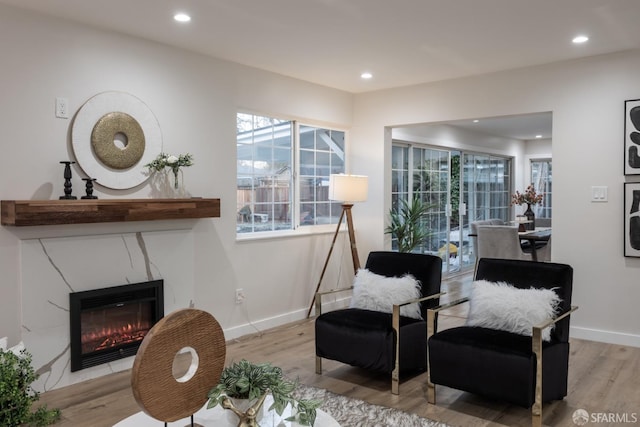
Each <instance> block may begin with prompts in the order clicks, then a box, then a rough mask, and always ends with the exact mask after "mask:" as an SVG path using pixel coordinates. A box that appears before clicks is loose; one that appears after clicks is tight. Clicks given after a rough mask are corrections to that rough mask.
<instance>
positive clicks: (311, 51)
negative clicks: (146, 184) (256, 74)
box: [0, 0, 640, 136]
mask: <svg viewBox="0 0 640 427" xmlns="http://www.w3.org/2000/svg"><path fill="white" fill-rule="evenodd" d="M0 3H6V4H9V5H13V6H16V7H21V8H26V9H32V10H36V11H39V12H42V13H45V14H50V15H54V16H57V17H60V18H64V19H69V20H73V21H77V22H81V23H84V24H86V25H89V26H92V27H97V28H102V29H106V30H111V31H116V32H120V33H125V34H129V35H133V36H137V37H142V38H145V39H149V40H153V41H157V42H160V43H165V44H168V45H172V46H176V47H180V48H184V49H188V50H192V51H195V52H199V53H202V54H205V55H209V56H213V57H217V58H221V59H225V60H229V61H233V62H237V63H240V64H245V65H249V66H252V67H256V68H260V69H264V70H268V71H272V72H275V73H279V74H283V75H286V76H290V77H294V78H298V79H301V80H305V81H309V82H313V83H317V84H320V85H324V86H328V87H332V88H336V89H340V90H344V91H348V92H352V93H361V92H367V91H373V90H380V89H386V88H392V87H399V86H406V85H412V84H417V83H427V82H433V81H439V80H446V79H452V78H458V77H464V76H470V75H476V74H482V73H489V72H494V71H500V70H506V69H514V68H520V67H526V66H531V65H537V64H545V63H550V62H556V61H562V60H569V59H576V58H580V57H585V56H591V55H598V54H603V53H610V52H616V51H622V50H628V49H638V48H640V0H269V1H267V0H100V1H98V0H0ZM176 12H186V13H189V14H190V15H191V16H192V21H191V22H190V23H188V24H180V23H177V22H175V21H174V20H173V18H172V17H173V15H174V14H175V13H176ZM577 34H586V35H588V36H589V37H590V40H589V42H588V43H586V44H583V45H575V44H573V43H571V39H572V38H573V37H574V36H575V35H577ZM363 71H370V72H371V73H373V75H374V77H373V78H372V79H370V80H367V81H363V80H361V79H360V74H361V73H362V72H363ZM549 122H550V120H549ZM507 123H508V121H507ZM486 124H487V123H485V125H486ZM550 131H551V129H550V123H549V129H548V132H549V136H550ZM496 132H498V131H497V130H495V129H493V130H491V132H490V133H493V134H495V133H496ZM540 132H542V131H540ZM511 133H513V132H511ZM537 133H539V132H537ZM501 136H513V135H506V134H503V135H501Z"/></svg>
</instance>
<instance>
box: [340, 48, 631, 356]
mask: <svg viewBox="0 0 640 427" xmlns="http://www.w3.org/2000/svg"><path fill="white" fill-rule="evenodd" d="M638 69H640V52H638V51H631V52H624V53H617V54H611V55H605V56H599V57H593V58H589V59H583V60H576V61H572V62H565V63H558V64H551V65H547V66H540V67H532V68H526V69H520V70H514V71H510V72H501V73H495V74H488V75H482V76H476V77H472V78H466V79H457V80H451V81H445V82H439V83H434V84H425V85H419V86H412V87H406V88H398V89H394V90H386V91H380V92H374V93H366V94H361V95H357V96H356V104H355V108H354V112H355V113H354V124H353V128H352V138H353V139H354V140H355V141H356V142H357V144H356V146H355V147H354V149H353V158H352V160H353V161H354V165H353V167H354V168H357V169H358V171H359V173H364V174H369V175H370V182H369V185H370V188H371V189H372V193H373V196H372V197H370V199H369V201H368V202H367V204H366V209H363V211H362V214H361V215H359V217H358V223H359V225H360V231H362V224H366V225H367V227H368V229H367V230H365V232H364V236H365V239H362V238H361V239H360V244H361V247H362V250H364V251H366V250H367V249H368V248H375V247H379V246H380V245H382V244H383V242H384V237H383V235H382V233H381V232H380V230H382V229H383V228H384V215H385V212H387V211H388V208H389V200H388V198H385V197H384V194H385V193H386V194H388V193H389V191H390V188H391V183H390V173H389V168H390V160H389V154H390V140H391V138H390V135H389V132H388V130H387V129H385V128H386V127H394V126H399V125H407V124H413V123H429V122H445V121H452V120H462V119H469V118H473V117H492V116H506V115H514V114H527V113H533V112H539V111H551V112H553V136H552V140H553V172H554V177H553V180H554V188H553V204H554V210H553V260H554V261H557V262H563V263H568V264H571V265H572V266H573V268H574V298H573V302H574V304H577V305H579V306H580V310H579V311H578V312H577V313H576V314H575V316H573V317H572V326H573V336H575V337H582V338H588V339H594V340H603V341H608V342H620V343H626V344H631V345H635V346H640V311H638V310H637V308H636V305H637V301H639V300H640V280H638V277H639V275H640V259H634V258H625V257H624V256H623V251H622V248H623V240H622V238H623V193H622V190H623V185H622V184H623V182H625V177H624V176H623V170H622V164H623V160H622V159H623V150H622V148H623V144H622V141H623V105H624V100H625V99H637V98H638V97H640V79H638V77H637V76H638ZM385 159H386V160H385ZM380 170H385V174H384V175H380V174H379V173H378V171H380ZM633 179H635V180H637V178H627V180H633ZM593 185H606V186H608V187H609V202H608V203H591V202H590V191H591V190H590V189H591V186H593ZM363 217H364V218H363Z"/></svg>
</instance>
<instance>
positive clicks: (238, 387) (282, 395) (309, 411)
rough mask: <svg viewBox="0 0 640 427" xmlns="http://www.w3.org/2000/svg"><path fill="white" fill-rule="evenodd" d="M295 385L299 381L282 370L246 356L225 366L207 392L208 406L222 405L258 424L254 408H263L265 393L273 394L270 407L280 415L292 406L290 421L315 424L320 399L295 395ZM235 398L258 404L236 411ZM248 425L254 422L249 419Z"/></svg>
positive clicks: (241, 417) (288, 419)
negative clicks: (288, 377) (249, 360)
mask: <svg viewBox="0 0 640 427" xmlns="http://www.w3.org/2000/svg"><path fill="white" fill-rule="evenodd" d="M296 386H297V381H290V380H288V379H286V378H285V377H284V375H283V373H282V369H280V368H278V367H276V366H272V365H271V364H270V363H262V364H253V363H250V362H248V361H247V360H244V359H243V360H241V361H239V362H237V363H234V364H232V365H231V366H228V367H226V368H224V369H223V371H222V375H221V376H220V381H219V382H218V384H217V385H216V386H215V387H214V388H212V389H211V391H210V392H209V394H208V397H209V403H208V404H207V408H213V407H215V406H217V405H221V406H222V407H223V408H225V409H232V410H234V412H235V413H236V414H237V415H238V416H239V417H240V420H241V422H244V421H246V420H247V419H253V422H254V423H255V411H257V410H258V409H259V408H260V407H261V405H262V402H263V400H264V398H265V396H266V394H267V393H271V396H272V397H273V404H272V405H271V407H269V409H268V410H275V411H276V413H277V414H278V415H282V413H283V412H284V410H285V408H286V407H287V405H291V407H292V409H295V410H296V411H297V414H296V415H293V416H291V417H289V418H287V421H294V420H295V421H296V422H298V423H299V424H301V425H308V426H312V425H313V423H314V422H315V419H316V409H317V408H318V407H319V406H320V402H319V401H316V400H304V399H300V400H298V399H296V398H294V397H293V391H294V390H295V388H296ZM232 398H233V399H248V400H251V401H255V402H256V403H255V404H253V406H252V407H251V408H249V410H247V412H246V413H241V412H240V411H237V410H235V409H236V408H235V406H234V404H233V402H232V401H231V399H232ZM250 410H252V412H251V413H250V412H249V411H250ZM249 421H250V420H249ZM247 425H255V424H252V423H251V422H248V423H247Z"/></svg>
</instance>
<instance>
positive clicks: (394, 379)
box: [391, 304, 400, 394]
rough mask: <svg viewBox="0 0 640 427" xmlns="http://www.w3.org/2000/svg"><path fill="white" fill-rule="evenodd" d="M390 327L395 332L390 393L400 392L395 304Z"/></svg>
mask: <svg viewBox="0 0 640 427" xmlns="http://www.w3.org/2000/svg"><path fill="white" fill-rule="evenodd" d="M391 327H392V328H393V330H394V331H395V334H396V347H395V348H394V349H393V351H394V353H395V359H396V363H395V366H394V367H393V372H391V393H392V394H400V306H399V305H397V304H394V305H393V312H392V314H391Z"/></svg>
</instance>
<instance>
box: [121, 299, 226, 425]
mask: <svg viewBox="0 0 640 427" xmlns="http://www.w3.org/2000/svg"><path fill="white" fill-rule="evenodd" d="M186 347H190V348H192V349H193V350H195V352H196V353H197V359H198V367H197V370H196V372H195V374H194V375H193V377H191V378H190V379H189V380H187V381H184V382H179V381H178V380H177V379H176V378H175V377H174V374H173V361H174V357H175V356H176V354H177V353H178V352H179V351H180V350H182V349H183V348H186ZM225 356H226V344H225V340H224V333H223V331H222V328H221V327H220V324H219V323H218V321H217V320H216V319H215V318H214V317H213V316H212V315H211V314H209V313H207V312H204V311H202V310H196V309H183V310H177V311H174V312H173V313H171V314H168V315H167V316H165V317H164V318H162V319H161V320H160V321H159V322H158V323H156V324H155V325H154V326H153V328H151V330H150V331H149V332H148V333H147V335H146V336H145V338H144V340H143V341H142V344H141V345H140V348H139V349H138V353H137V355H136V358H135V361H134V363H133V370H132V372H131V387H132V389H133V395H134V397H135V399H136V401H137V402H138V405H140V407H141V408H142V409H143V410H144V412H146V413H147V414H148V415H150V416H152V417H153V418H155V419H157V420H160V421H164V422H172V421H177V420H179V419H181V418H186V417H188V416H190V415H192V414H193V413H194V412H196V411H197V410H198V409H200V408H201V407H202V406H203V405H204V404H205V403H206V401H207V393H209V391H210V390H211V389H212V388H213V387H214V386H215V385H216V384H217V383H218V381H219V380H220V375H221V374H222V369H223V367H224V359H225ZM181 381H183V380H181Z"/></svg>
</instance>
